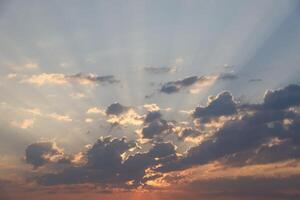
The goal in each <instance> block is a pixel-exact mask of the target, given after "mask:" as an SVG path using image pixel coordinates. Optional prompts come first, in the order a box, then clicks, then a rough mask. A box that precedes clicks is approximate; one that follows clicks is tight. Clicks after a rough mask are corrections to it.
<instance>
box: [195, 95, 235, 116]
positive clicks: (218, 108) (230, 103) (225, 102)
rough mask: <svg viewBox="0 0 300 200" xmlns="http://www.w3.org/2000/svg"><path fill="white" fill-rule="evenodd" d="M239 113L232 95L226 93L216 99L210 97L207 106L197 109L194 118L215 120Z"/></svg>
mask: <svg viewBox="0 0 300 200" xmlns="http://www.w3.org/2000/svg"><path fill="white" fill-rule="evenodd" d="M236 113H237V108H236V102H235V101H234V100H233V97H232V95H231V94H230V93H229V92H227V91H225V92H222V93H220V94H218V95H217V96H216V97H213V96H210V97H209V102H208V104H207V106H205V107H203V106H198V107H196V108H195V110H194V112H193V114H192V116H193V117H194V118H201V119H203V118H204V119H207V118H215V117H220V116H228V115H234V114H236Z"/></svg>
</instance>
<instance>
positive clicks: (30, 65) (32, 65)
mask: <svg viewBox="0 0 300 200" xmlns="http://www.w3.org/2000/svg"><path fill="white" fill-rule="evenodd" d="M24 67H25V68H27V69H36V68H38V67H39V64H38V63H36V62H29V63H26V64H25V65H24Z"/></svg>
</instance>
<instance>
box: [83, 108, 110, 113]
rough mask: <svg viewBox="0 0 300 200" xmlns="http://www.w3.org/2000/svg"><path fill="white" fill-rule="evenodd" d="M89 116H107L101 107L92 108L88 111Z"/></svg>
mask: <svg viewBox="0 0 300 200" xmlns="http://www.w3.org/2000/svg"><path fill="white" fill-rule="evenodd" d="M86 113H87V114H102V115H106V113H105V110H104V109H102V108H100V107H92V108H89V109H88V110H87V111H86Z"/></svg>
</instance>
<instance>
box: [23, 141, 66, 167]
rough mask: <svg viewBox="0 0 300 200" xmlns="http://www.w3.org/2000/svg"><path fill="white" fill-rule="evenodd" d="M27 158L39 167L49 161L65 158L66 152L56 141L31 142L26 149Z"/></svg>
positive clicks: (29, 162) (30, 162)
mask: <svg viewBox="0 0 300 200" xmlns="http://www.w3.org/2000/svg"><path fill="white" fill-rule="evenodd" d="M25 153H26V157H25V160H26V162H27V163H28V164H31V165H32V166H33V167H34V168H38V167H40V166H42V165H45V164H46V163H49V162H58V161H59V160H63V156H64V152H63V150H62V149H60V148H58V147H57V146H56V144H55V143H54V142H37V143H33V144H30V145H29V146H28V147H27V148H26V150H25Z"/></svg>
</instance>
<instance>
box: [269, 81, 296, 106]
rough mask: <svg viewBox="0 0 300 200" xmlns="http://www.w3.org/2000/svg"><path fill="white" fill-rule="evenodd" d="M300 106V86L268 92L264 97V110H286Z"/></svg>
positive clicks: (290, 86)
mask: <svg viewBox="0 0 300 200" xmlns="http://www.w3.org/2000/svg"><path fill="white" fill-rule="evenodd" d="M299 105H300V86H299V85H289V86H287V87H285V88H283V89H279V90H273V91H272V90H270V91H267V93H266V95H265V97H264V103H263V106H264V108H267V109H285V108H288V107H292V106H299Z"/></svg>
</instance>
